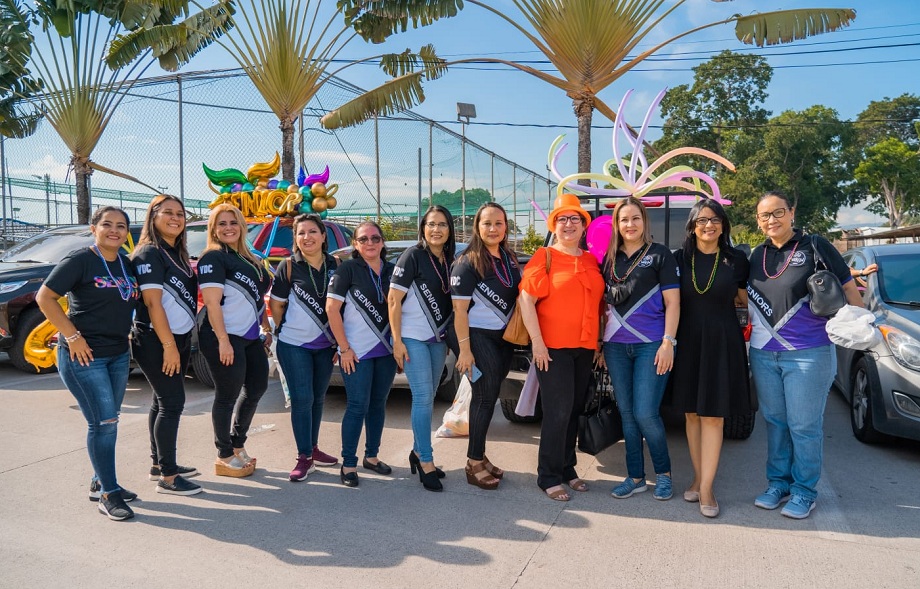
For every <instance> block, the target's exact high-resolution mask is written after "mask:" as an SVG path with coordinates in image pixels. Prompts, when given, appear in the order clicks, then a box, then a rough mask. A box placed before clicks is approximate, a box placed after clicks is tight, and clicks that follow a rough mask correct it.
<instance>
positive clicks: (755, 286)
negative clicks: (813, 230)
mask: <svg viewBox="0 0 920 589" xmlns="http://www.w3.org/2000/svg"><path fill="white" fill-rule="evenodd" d="M813 248H814V249H817V250H818V253H819V254H820V256H821V259H822V260H823V261H824V263H825V264H826V265H827V269H828V270H830V271H831V272H832V273H833V274H835V275H836V276H837V278H839V279H840V283H841V284H846V283H847V282H849V281H850V280H852V277H851V276H850V270H849V268H848V267H847V265H846V262H844V260H843V257H842V256H841V255H840V253H839V252H838V251H837V250H836V249H835V248H834V246H832V245H831V244H830V243H829V242H828V241H827V240H826V239H824V238H823V237H819V236H816V235H809V234H805V233H803V232H802V231H801V230H799V229H796V230H795V231H794V232H793V235H792V239H790V240H789V241H788V242H786V243H784V244H783V246H782V247H780V248H778V249H777V248H776V247H775V246H774V245H773V243H772V242H771V241H770V240H767V241H765V242H764V243H763V244H761V245H759V246H757V247H756V248H755V249H754V251H753V252H751V273H750V276H749V277H748V286H747V291H748V310H749V311H750V317H751V329H752V331H751V347H752V348H755V349H757V350H767V351H770V352H784V351H792V350H807V349H810V348H817V347H821V346H826V345H829V344H830V343H831V341H830V339H829V338H828V337H827V332H826V331H825V324H826V323H827V317H818V316H816V315H814V314H813V313H812V312H811V309H810V308H809V306H808V303H809V302H810V300H811V297H810V296H809V294H808V286H807V285H806V281H807V280H808V277H809V276H811V275H812V274H814V273H815V252H814V249H813ZM818 269H819V270H823V269H824V268H823V266H819V267H818Z"/></svg>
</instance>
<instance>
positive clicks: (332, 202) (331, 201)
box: [326, 196, 339, 209]
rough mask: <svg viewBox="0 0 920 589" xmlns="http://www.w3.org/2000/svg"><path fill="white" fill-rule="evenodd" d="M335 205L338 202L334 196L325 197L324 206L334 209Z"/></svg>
mask: <svg viewBox="0 0 920 589" xmlns="http://www.w3.org/2000/svg"><path fill="white" fill-rule="evenodd" d="M337 204H339V201H337V200H335V197H334V196H329V197H326V205H327V207H328V208H330V209H334V208H335V205H337Z"/></svg>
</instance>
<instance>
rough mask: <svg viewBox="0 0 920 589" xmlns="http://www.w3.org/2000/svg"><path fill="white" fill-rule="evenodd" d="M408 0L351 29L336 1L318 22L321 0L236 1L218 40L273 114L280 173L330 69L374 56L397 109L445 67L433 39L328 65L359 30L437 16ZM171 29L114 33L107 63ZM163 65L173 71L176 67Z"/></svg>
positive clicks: (389, 30)
mask: <svg viewBox="0 0 920 589" xmlns="http://www.w3.org/2000/svg"><path fill="white" fill-rule="evenodd" d="M311 4H312V10H311ZM409 4H411V5H406V3H403V2H399V3H398V5H395V6H394V7H392V8H391V9H390V10H389V11H388V12H386V13H385V14H384V13H379V12H378V13H376V14H375V15H374V16H375V18H374V19H365V20H362V21H361V26H362V28H361V30H360V31H357V29H356V30H351V28H350V24H351V23H350V21H348V19H347V18H346V23H345V24H344V25H341V24H338V25H337V24H336V22H335V21H336V20H337V19H339V18H340V17H341V16H342V13H343V8H344V4H343V3H342V2H339V4H338V7H337V9H336V10H335V11H334V12H333V13H332V14H331V15H330V16H329V17H328V20H327V21H326V22H325V24H322V23H321V19H322V18H323V16H321V10H322V8H323V2H322V0H318V1H315V2H312V3H311V2H310V1H309V0H307V2H306V5H304V2H303V0H294V1H293V3H292V2H290V1H288V0H236V2H235V3H234V6H235V7H236V13H235V14H234V15H233V16H232V17H231V22H230V23H229V26H230V27H232V28H231V30H230V31H229V32H228V34H227V35H226V36H225V37H224V39H222V40H218V41H217V44H218V45H220V46H221V47H222V48H223V49H224V50H225V51H226V52H227V53H228V54H229V55H230V56H231V57H232V58H233V59H234V60H236V62H237V63H238V64H239V65H240V67H241V68H242V69H243V71H244V72H245V73H246V75H247V76H249V79H250V80H251V81H252V83H253V85H255V87H256V89H257V90H258V91H259V94H261V95H262V98H264V99H265V102H266V103H267V104H268V106H269V108H271V109H272V112H274V113H275V115H276V116H277V117H278V120H279V121H280V122H279V127H280V129H281V173H282V176H283V177H284V178H285V179H287V180H293V179H294V178H295V177H296V176H295V166H294V124H295V122H296V121H297V119H298V118H300V117H301V116H302V115H303V110H304V109H305V108H306V107H307V104H309V103H310V100H312V99H313V97H314V96H315V95H316V93H317V92H319V90H320V88H322V86H323V85H324V84H325V83H326V82H327V81H329V80H330V79H332V76H335V75H337V74H339V73H340V72H341V71H342V70H344V69H346V68H349V67H351V66H353V65H355V64H359V63H363V62H367V61H372V60H380V67H381V69H382V70H383V71H384V72H386V73H387V74H388V75H390V76H392V77H394V78H397V79H396V80H394V81H392V82H390V83H389V84H385V85H384V87H383V89H382V90H381V91H380V93H381V95H382V96H383V98H384V99H388V100H394V101H398V102H399V104H400V105H401V107H402V108H410V107H412V106H414V105H415V104H418V102H421V101H422V100H424V93H423V92H422V88H421V83H420V79H421V78H424V79H429V80H431V79H435V78H438V77H440V76H441V75H442V74H443V72H444V66H443V61H442V60H441V59H439V58H438V56H437V55H436V54H435V50H434V47H433V46H431V45H426V46H424V47H422V48H421V49H420V50H419V51H418V53H412V52H410V51H409V50H406V51H404V52H402V53H398V54H395V53H391V54H386V55H376V56H373V57H367V58H364V59H360V60H357V61H352V62H349V63H347V64H345V65H343V66H341V67H338V69H334V68H333V65H334V62H335V59H336V57H337V56H338V55H339V53H341V51H342V50H343V49H344V48H345V47H346V46H347V45H348V44H349V43H351V42H352V41H353V40H355V38H356V37H357V36H358V34H359V32H360V33H361V34H362V35H365V38H372V39H374V41H375V42H381V41H383V40H384V39H386V37H388V36H389V35H391V34H393V33H395V32H397V30H398V29H399V28H400V24H401V25H402V27H401V29H402V30H405V28H406V26H405V25H406V22H407V19H409V18H413V24H414V25H416V24H418V22H419V19H422V17H424V22H423V24H428V23H430V22H433V21H434V20H436V19H437V17H438V15H437V14H436V13H435V14H433V15H432V16H430V17H428V16H426V15H427V14H428V12H429V11H428V8H427V4H426V3H424V2H423V3H409ZM318 22H319V23H320V24H319V25H318V24H317V23H318ZM174 33H175V31H174V30H173V29H170V28H167V27H152V28H150V29H144V30H136V31H134V32H132V33H130V34H128V35H124V36H123V37H121V38H119V39H117V40H116V42H115V43H113V44H112V50H111V52H110V54H109V56H108V58H107V59H108V61H109V63H111V64H124V63H130V62H131V61H132V60H134V59H135V57H136V56H137V55H139V54H140V53H141V52H143V51H145V50H146V49H147V48H148V47H156V46H157V45H158V44H159V43H160V42H161V40H162V39H164V38H165V39H169V38H171V37H172V35H173V34H174ZM165 69H168V70H170V71H174V69H175V68H170V67H166V68H165ZM416 71H417V72H418V76H410V77H405V76H404V77H402V78H400V76H401V75H403V74H406V73H407V72H416ZM363 108H365V109H366V110H365V114H366V115H367V116H372V115H373V113H374V112H375V110H376V108H375V105H374V104H372V103H369V102H368V103H365V104H364V105H363ZM301 164H303V162H301Z"/></svg>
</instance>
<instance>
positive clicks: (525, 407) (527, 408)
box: [514, 362, 540, 417]
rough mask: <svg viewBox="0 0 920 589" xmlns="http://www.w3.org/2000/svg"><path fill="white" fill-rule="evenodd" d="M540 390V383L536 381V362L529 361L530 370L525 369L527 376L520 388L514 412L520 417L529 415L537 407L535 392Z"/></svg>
mask: <svg viewBox="0 0 920 589" xmlns="http://www.w3.org/2000/svg"><path fill="white" fill-rule="evenodd" d="M539 392H540V383H538V382H537V369H536V364H534V363H533V362H531V363H530V370H528V371H527V378H526V379H524V386H523V387H522V388H521V396H520V397H518V402H517V407H515V408H514V412H515V413H517V414H518V415H520V416H521V417H531V416H532V415H533V414H534V412H535V411H536V409H537V394H538V393H539Z"/></svg>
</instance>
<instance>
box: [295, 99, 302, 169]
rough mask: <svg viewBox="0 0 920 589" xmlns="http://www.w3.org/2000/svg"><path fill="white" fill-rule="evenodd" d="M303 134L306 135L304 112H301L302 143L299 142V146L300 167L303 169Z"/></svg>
mask: <svg viewBox="0 0 920 589" xmlns="http://www.w3.org/2000/svg"><path fill="white" fill-rule="evenodd" d="M303 134H304V128H303V111H300V141H299V142H298V145H299V146H300V166H301V167H303ZM294 167H295V168H296V167H297V166H294Z"/></svg>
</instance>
